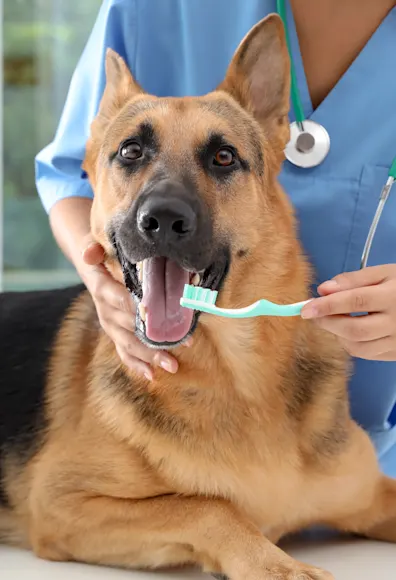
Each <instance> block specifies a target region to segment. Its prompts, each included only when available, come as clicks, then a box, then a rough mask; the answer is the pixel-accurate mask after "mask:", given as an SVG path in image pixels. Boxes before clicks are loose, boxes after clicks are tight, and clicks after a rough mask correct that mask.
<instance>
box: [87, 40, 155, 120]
mask: <svg viewBox="0 0 396 580" xmlns="http://www.w3.org/2000/svg"><path fill="white" fill-rule="evenodd" d="M143 92H144V91H143V90H142V88H141V87H140V86H139V85H138V83H137V82H136V81H135V79H134V78H133V76H132V74H131V72H130V70H129V68H128V67H127V65H126V64H125V61H124V59H123V58H121V57H120V56H119V55H118V54H117V53H116V52H115V51H114V50H113V49H111V48H108V49H107V51H106V86H105V90H104V92H103V96H102V100H101V102H100V105H99V110H98V113H97V115H96V117H95V119H94V121H93V123H92V127H91V132H95V130H96V128H99V130H100V131H101V132H102V131H103V129H104V128H105V125H107V124H108V123H109V121H110V120H111V119H112V118H113V117H114V116H115V115H116V114H117V113H118V112H119V111H120V109H122V107H123V106H124V105H125V104H126V103H127V102H128V101H129V100H130V99H131V98H132V97H134V96H136V95H138V94H140V93H142V94H143Z"/></svg>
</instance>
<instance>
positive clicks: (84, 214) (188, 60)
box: [36, 0, 396, 476]
mask: <svg viewBox="0 0 396 580" xmlns="http://www.w3.org/2000/svg"><path fill="white" fill-rule="evenodd" d="M276 8H277V6H276V1H275V0H249V2H246V1H245V0H232V1H230V0H217V1H216V2H213V0H136V1H132V0H105V1H104V2H103V4H102V7H101V9H100V12H99V15H98V18H97V20H96V23H95V25H94V28H93V30H92V33H91V35H90V38H89V40H88V42H87V45H86V47H85V50H84V52H83V54H82V56H81V59H80V61H79V63H78V65H77V68H76V70H75V73H74V76H73V79H72V82H71V85H70V90H69V94H68V97H67V100H66V104H65V108H64V111H63V114H62V118H61V120H60V123H59V127H58V130H57V133H56V135H55V138H54V140H53V141H52V143H51V144H50V145H48V146H47V147H46V148H45V149H43V150H42V151H41V152H40V153H39V154H38V155H37V158H36V176H37V187H38V191H39V195H40V197H41V200H42V203H43V205H44V207H45V209H46V211H47V212H48V214H49V219H50V223H51V227H52V230H53V233H54V236H55V238H56V240H57V242H58V244H59V246H60V247H61V248H62V250H63V251H64V253H65V254H66V256H68V258H69V259H70V260H71V261H72V262H73V264H74V265H75V267H76V269H77V271H78V272H79V274H80V276H81V278H82V280H83V281H84V282H85V284H86V286H87V287H88V289H89V291H90V292H91V294H92V296H93V299H94V302H95V304H96V308H97V311H98V315H99V319H100V322H101V324H102V326H103V328H104V330H105V331H106V332H107V333H108V335H109V336H110V337H111V338H112V340H113V341H114V342H115V345H116V347H117V351H118V353H119V355H120V357H121V359H122V361H123V362H124V363H125V364H127V365H130V366H131V367H133V368H135V369H136V370H138V371H139V372H141V373H142V374H145V375H146V376H147V377H148V378H150V377H151V372H152V371H151V368H152V366H153V365H160V366H161V367H163V368H164V369H165V370H167V371H169V372H171V373H176V372H177V361H176V360H175V359H174V358H173V357H172V356H171V354H168V353H165V352H163V351H155V350H152V349H148V348H145V347H144V346H143V345H142V344H141V343H140V342H139V341H138V340H137V339H136V338H135V337H134V334H133V330H134V328H133V325H134V305H133V303H132V300H131V299H130V296H129V295H128V292H127V291H126V289H125V288H124V287H123V286H121V285H120V284H119V283H117V282H115V281H114V280H113V279H112V278H111V277H110V275H109V274H108V273H107V271H106V270H105V268H104V267H103V265H102V260H103V250H102V248H101V247H100V246H98V245H97V244H95V243H92V240H90V233H89V232H90V225H89V216H90V209H91V203H92V202H91V200H92V197H93V193H92V189H91V187H90V184H89V182H88V180H87V179H86V175H85V174H84V172H83V171H82V169H81V163H82V160H83V157H84V151H85V143H86V140H87V137H88V133H89V127H90V123H91V121H92V119H93V117H94V115H95V114H96V111H97V108H98V104H99V101H100V99H101V96H102V92H103V89H104V85H105V75H104V58H105V51H106V48H107V47H112V48H113V49H114V50H116V51H117V52H118V53H119V54H120V55H121V56H122V57H124V59H125V60H126V62H127V64H128V65H129V67H130V68H131V70H132V72H133V74H134V75H135V77H136V79H137V81H138V82H139V83H140V84H141V85H142V87H143V88H144V89H145V90H146V91H147V92H149V93H152V94H156V95H158V96H165V95H174V96H182V95H186V94H190V95H197V94H203V93H206V92H209V91H211V90H213V89H214V88H215V87H216V86H217V85H218V83H219V82H220V81H221V80H222V78H223V76H224V74H225V70H226V68H227V65H228V62H229V60H230V58H231V56H232V54H233V52H234V50H235V49H236V47H237V45H238V44H239V42H240V41H241V39H242V38H243V36H244V35H245V33H246V32H247V31H248V30H249V29H250V27H251V26H253V25H254V24H255V23H256V22H258V21H259V20H260V19H261V18H263V17H264V16H266V15H267V14H269V13H270V12H275V11H276ZM286 11H287V14H286V16H287V31H288V35H289V40H290V48H291V55H292V58H293V61H294V67H295V76H296V83H297V87H298V90H299V94H300V99H301V106H302V112H303V114H304V117H305V119H307V120H310V121H315V122H316V123H318V124H319V125H321V126H323V127H324V128H325V129H326V131H327V133H328V135H329V138H330V142H331V146H330V149H329V151H328V153H327V155H326V156H325V158H324V159H323V160H322V161H321V163H319V164H318V165H316V166H314V167H312V168H301V167H298V166H296V165H294V164H293V163H291V162H290V161H288V160H287V161H285V163H284V167H283V170H282V173H281V176H280V181H281V184H282V185H283V187H284V188H285V190H286V191H287V193H288V194H289V196H290V198H291V200H292V202H293V204H294V206H295V208H296V212H297V216H298V218H299V222H300V237H301V240H302V242H303V245H304V248H305V251H306V252H307V254H308V256H309V258H310V260H311V262H312V263H313V265H314V267H315V272H316V276H317V283H318V284H319V287H318V288H317V291H318V298H317V299H316V300H314V301H313V302H311V303H310V304H309V305H307V306H306V307H305V309H304V311H303V316H304V317H305V318H312V319H314V320H315V323H316V324H318V325H320V326H321V327H323V328H325V329H327V330H328V331H329V332H332V333H334V334H336V335H337V336H338V337H339V339H340V341H341V342H342V343H343V344H344V345H345V347H346V349H347V350H348V352H349V353H350V354H351V355H352V356H353V357H354V360H355V367H354V375H353V376H352V378H351V380H350V397H351V410H352V415H353V417H354V418H355V419H356V420H357V421H358V422H359V423H360V424H361V425H362V426H363V427H364V428H366V429H367V430H368V432H369V433H370V435H371V437H372V439H373V441H374V443H375V445H376V447H377V450H378V454H379V457H380V460H381V464H382V467H383V469H384V471H386V472H387V473H389V474H390V475H394V476H396V426H395V427H394V425H395V424H396V192H395V193H394V194H393V197H392V194H391V195H390V198H389V201H388V202H387V206H386V208H385V211H384V214H383V216H382V218H381V221H380V224H379V227H378V231H377V234H376V237H375V240H374V243H373V247H372V251H371V254H370V260H369V263H368V267H367V268H365V269H360V259H361V254H362V250H363V247H364V243H365V239H366V236H367V233H368V230H369V228H370V224H371V221H372V218H373V215H374V213H375V210H376V207H377V202H378V198H379V194H380V191H381V188H382V187H383V185H384V183H385V182H386V180H387V175H388V170H389V167H390V165H391V163H392V159H393V157H394V156H395V155H396V75H395V74H394V70H395V55H396V3H395V2H394V1H393V0H377V1H376V2H373V1H372V0H345V1H344V2H334V1H333V0H321V2H317V1H316V0H291V1H287V2H286ZM295 119H296V117H295V111H294V110H293V108H292V110H291V112H290V121H291V122H292V121H294V120H295ZM352 312H365V313H369V315H367V316H357V317H356V316H354V317H352V316H348V315H349V314H350V313H352Z"/></svg>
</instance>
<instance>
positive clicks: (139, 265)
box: [136, 262, 143, 282]
mask: <svg viewBox="0 0 396 580" xmlns="http://www.w3.org/2000/svg"><path fill="white" fill-rule="evenodd" d="M136 269H137V273H138V279H139V282H142V281H143V262H138V263H137V264H136Z"/></svg>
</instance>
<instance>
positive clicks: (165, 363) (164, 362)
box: [154, 355, 177, 374]
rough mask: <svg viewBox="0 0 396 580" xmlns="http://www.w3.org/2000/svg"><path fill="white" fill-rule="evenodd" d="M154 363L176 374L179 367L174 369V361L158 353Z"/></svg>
mask: <svg viewBox="0 0 396 580" xmlns="http://www.w3.org/2000/svg"><path fill="white" fill-rule="evenodd" d="M154 363H155V364H156V365H157V366H159V367H161V368H162V369H164V371H166V372H167V373H172V374H174V373H175V372H176V371H177V369H176V370H175V369H174V364H173V361H170V360H169V359H168V358H165V357H164V356H161V355H156V356H155V357H154Z"/></svg>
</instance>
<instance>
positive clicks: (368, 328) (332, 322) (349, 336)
mask: <svg viewBox="0 0 396 580" xmlns="http://www.w3.org/2000/svg"><path fill="white" fill-rule="evenodd" d="M317 324H318V326H320V327H321V328H323V329H324V330H327V331H328V332H331V333H332V334H335V335H337V336H339V337H340V338H344V339H345V340H349V341H351V342H368V341H371V340H378V339H379V338H384V337H385V336H389V335H390V334H391V333H392V321H391V320H390V319H389V317H388V316H387V315H385V314H370V315H367V316H349V315H343V314H338V315H335V316H325V317H324V318H319V319H318V320H317Z"/></svg>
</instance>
